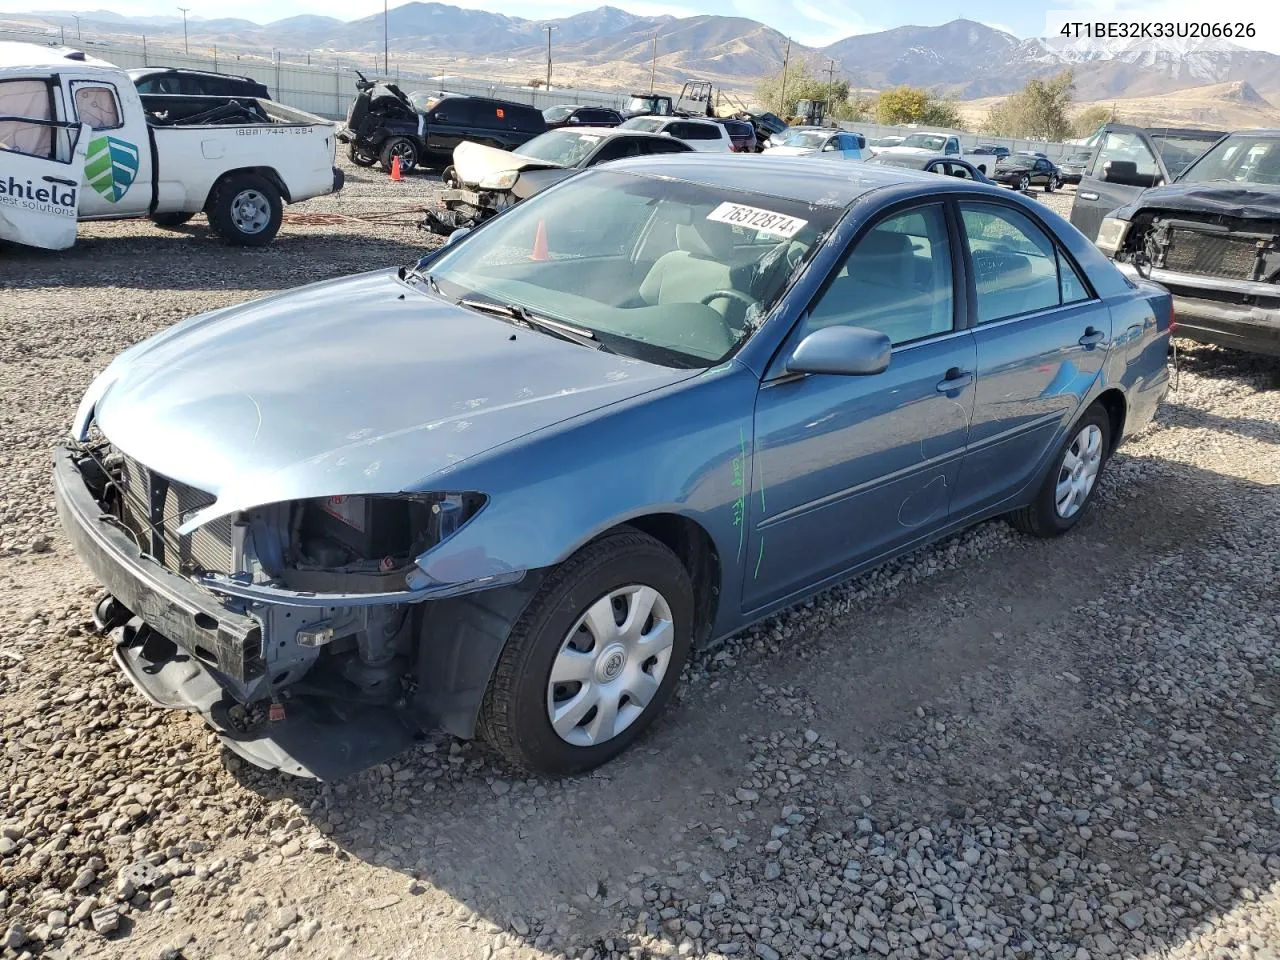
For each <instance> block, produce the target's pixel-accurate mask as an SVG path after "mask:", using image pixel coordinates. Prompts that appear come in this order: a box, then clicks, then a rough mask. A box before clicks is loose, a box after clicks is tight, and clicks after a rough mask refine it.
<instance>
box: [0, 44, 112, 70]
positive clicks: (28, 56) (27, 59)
mask: <svg viewBox="0 0 1280 960" xmlns="http://www.w3.org/2000/svg"><path fill="white" fill-rule="evenodd" d="M68 64H74V66H75V68H76V69H77V70H85V69H88V70H92V71H95V72H96V71H111V72H113V73H114V72H116V71H118V70H119V69H120V68H119V67H117V66H116V65H115V64H114V63H109V62H107V61H106V60H99V59H98V58H97V57H91V56H89V55H88V54H86V53H85V52H84V51H83V50H77V49H75V48H74V47H50V46H45V45H43V44H39V43H17V42H3V43H0V72H14V73H23V72H27V71H31V70H37V69H45V70H56V69H58V67H64V68H65V67H66V66H67V65H68Z"/></svg>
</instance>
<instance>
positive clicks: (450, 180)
mask: <svg viewBox="0 0 1280 960" xmlns="http://www.w3.org/2000/svg"><path fill="white" fill-rule="evenodd" d="M440 179H441V180H442V181H443V182H444V185H445V186H446V187H460V186H461V184H460V183H459V182H458V169H457V167H455V166H453V164H450V165H449V166H447V167H445V168H444V173H442V174H440Z"/></svg>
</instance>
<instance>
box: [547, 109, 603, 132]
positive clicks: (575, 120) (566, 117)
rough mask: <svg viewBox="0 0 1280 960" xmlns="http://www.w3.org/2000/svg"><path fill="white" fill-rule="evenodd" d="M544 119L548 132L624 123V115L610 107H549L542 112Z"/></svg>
mask: <svg viewBox="0 0 1280 960" xmlns="http://www.w3.org/2000/svg"><path fill="white" fill-rule="evenodd" d="M542 118H543V119H544V120H545V121H546V122H547V129H548V130H558V129H560V128H561V127H577V126H582V127H616V126H618V125H619V124H620V123H622V114H620V113H619V112H618V111H617V110H610V109H609V108H608V107H582V106H577V105H573V104H563V105H561V106H558V107H547V109H545V110H543V111H542Z"/></svg>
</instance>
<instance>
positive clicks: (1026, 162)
mask: <svg viewBox="0 0 1280 960" xmlns="http://www.w3.org/2000/svg"><path fill="white" fill-rule="evenodd" d="M1039 159H1040V158H1039V157H1037V156H1036V155H1035V154H1034V153H1011V154H1009V155H1008V156H1007V157H1001V158H1000V159H999V160H997V161H996V162H997V163H1007V164H1011V165H1017V166H1026V167H1034V166H1035V165H1036V161H1037V160H1039Z"/></svg>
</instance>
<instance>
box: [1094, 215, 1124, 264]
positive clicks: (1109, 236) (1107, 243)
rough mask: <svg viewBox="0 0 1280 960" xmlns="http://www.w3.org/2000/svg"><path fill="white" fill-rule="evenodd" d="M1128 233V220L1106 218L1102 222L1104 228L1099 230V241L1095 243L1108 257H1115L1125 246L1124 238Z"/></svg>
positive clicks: (1101, 227)
mask: <svg viewBox="0 0 1280 960" xmlns="http://www.w3.org/2000/svg"><path fill="white" fill-rule="evenodd" d="M1128 233H1129V221H1128V220H1121V219H1120V218H1119V217H1106V218H1105V219H1103V221H1102V226H1100V227H1099V228H1098V239H1096V240H1094V241H1093V242H1094V245H1095V246H1096V247H1097V248H1098V249H1099V250H1101V251H1102V252H1103V253H1105V254H1107V256H1109V257H1114V256H1115V255H1116V253H1117V252H1119V250H1120V248H1121V247H1123V246H1124V238H1125V237H1126V236H1127V235H1128Z"/></svg>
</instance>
